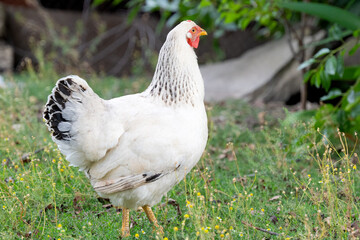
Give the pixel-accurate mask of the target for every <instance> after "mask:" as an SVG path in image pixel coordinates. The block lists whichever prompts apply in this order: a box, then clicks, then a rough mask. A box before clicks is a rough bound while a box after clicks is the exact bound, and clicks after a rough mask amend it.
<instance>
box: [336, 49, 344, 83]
mask: <svg viewBox="0 0 360 240" xmlns="http://www.w3.org/2000/svg"><path fill="white" fill-rule="evenodd" d="M344 69H345V66H344V57H343V56H342V55H341V54H339V56H338V60H337V67H336V74H337V75H339V76H340V77H341V78H342V77H343V76H344Z"/></svg>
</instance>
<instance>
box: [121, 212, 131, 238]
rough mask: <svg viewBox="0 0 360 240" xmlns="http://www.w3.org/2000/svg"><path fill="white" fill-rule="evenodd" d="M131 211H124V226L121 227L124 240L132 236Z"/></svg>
mask: <svg viewBox="0 0 360 240" xmlns="http://www.w3.org/2000/svg"><path fill="white" fill-rule="evenodd" d="M129 222H130V209H128V208H123V209H122V226H121V236H122V237H123V238H125V237H128V236H130V227H129Z"/></svg>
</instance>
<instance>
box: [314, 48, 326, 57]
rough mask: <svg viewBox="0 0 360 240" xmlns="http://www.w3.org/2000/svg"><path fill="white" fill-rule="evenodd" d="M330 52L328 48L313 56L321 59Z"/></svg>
mask: <svg viewBox="0 0 360 240" xmlns="http://www.w3.org/2000/svg"><path fill="white" fill-rule="evenodd" d="M329 52H330V49H328V48H322V49H320V50H319V51H318V52H317V53H316V54H315V55H314V58H318V57H321V56H323V55H325V54H328V53H329Z"/></svg>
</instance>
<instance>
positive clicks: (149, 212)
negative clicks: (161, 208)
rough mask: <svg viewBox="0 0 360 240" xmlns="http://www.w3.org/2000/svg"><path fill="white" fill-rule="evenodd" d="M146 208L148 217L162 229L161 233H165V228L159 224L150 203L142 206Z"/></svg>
mask: <svg viewBox="0 0 360 240" xmlns="http://www.w3.org/2000/svg"><path fill="white" fill-rule="evenodd" d="M142 208H143V209H144V212H145V213H146V216H147V218H148V219H149V221H150V222H152V223H153V224H154V226H155V227H157V228H158V229H159V230H160V234H164V231H163V228H162V227H161V226H160V225H159V224H158V221H157V220H156V217H155V215H154V213H153V211H152V210H151V207H150V206H148V205H145V206H143V207H142Z"/></svg>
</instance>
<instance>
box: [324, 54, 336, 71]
mask: <svg viewBox="0 0 360 240" xmlns="http://www.w3.org/2000/svg"><path fill="white" fill-rule="evenodd" d="M336 68H337V61H336V57H335V56H331V57H330V58H329V59H328V60H327V61H326V63H325V72H326V73H327V74H329V75H335V73H336Z"/></svg>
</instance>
